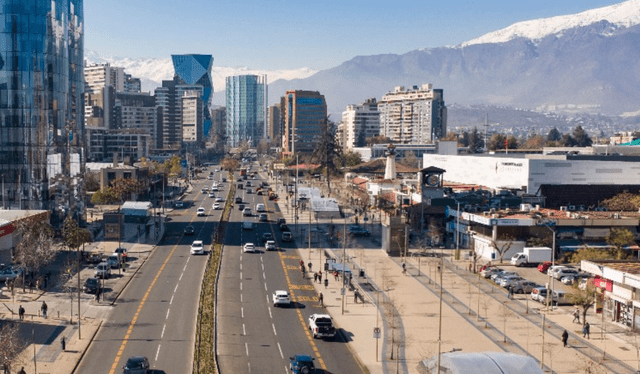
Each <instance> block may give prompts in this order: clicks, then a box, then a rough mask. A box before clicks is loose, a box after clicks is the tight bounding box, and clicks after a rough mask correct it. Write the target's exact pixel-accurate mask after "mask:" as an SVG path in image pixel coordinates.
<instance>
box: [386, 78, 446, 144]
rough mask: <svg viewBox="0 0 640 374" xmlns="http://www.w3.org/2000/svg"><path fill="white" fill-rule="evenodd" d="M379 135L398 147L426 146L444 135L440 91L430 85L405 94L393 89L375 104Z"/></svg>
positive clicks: (415, 88)
mask: <svg viewBox="0 0 640 374" xmlns="http://www.w3.org/2000/svg"><path fill="white" fill-rule="evenodd" d="M378 111H379V112H380V135H382V136H386V137H388V138H389V139H391V141H392V142H394V143H398V144H426V143H433V142H434V141H435V140H437V139H440V138H442V137H444V136H445V135H446V133H447V108H446V106H445V105H444V96H443V90H442V89H434V88H433V87H432V85H431V84H423V85H422V86H421V87H418V86H413V88H412V89H410V90H406V89H405V88H404V87H403V86H398V87H395V89H394V90H393V91H392V92H388V93H387V94H385V95H384V96H382V99H381V100H380V102H379V103H378Z"/></svg>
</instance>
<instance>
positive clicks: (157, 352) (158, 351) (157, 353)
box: [156, 344, 162, 361]
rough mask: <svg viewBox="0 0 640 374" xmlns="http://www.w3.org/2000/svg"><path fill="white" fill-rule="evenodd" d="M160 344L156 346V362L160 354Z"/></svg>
mask: <svg viewBox="0 0 640 374" xmlns="http://www.w3.org/2000/svg"><path fill="white" fill-rule="evenodd" d="M161 346H162V344H158V350H157V351H156V361H158V355H159V354H160V347H161Z"/></svg>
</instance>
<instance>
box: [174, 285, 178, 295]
mask: <svg viewBox="0 0 640 374" xmlns="http://www.w3.org/2000/svg"><path fill="white" fill-rule="evenodd" d="M176 292H178V285H177V284H176V288H174V289H173V293H176Z"/></svg>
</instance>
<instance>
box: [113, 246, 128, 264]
mask: <svg viewBox="0 0 640 374" xmlns="http://www.w3.org/2000/svg"><path fill="white" fill-rule="evenodd" d="M113 254H114V255H116V256H118V260H120V262H127V249H126V248H125V247H118V248H116V250H115V251H113Z"/></svg>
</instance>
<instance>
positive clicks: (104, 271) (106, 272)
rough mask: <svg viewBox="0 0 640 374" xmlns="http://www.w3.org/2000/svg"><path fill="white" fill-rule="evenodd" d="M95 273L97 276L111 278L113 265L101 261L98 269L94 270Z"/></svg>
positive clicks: (97, 266)
mask: <svg viewBox="0 0 640 374" xmlns="http://www.w3.org/2000/svg"><path fill="white" fill-rule="evenodd" d="M93 275H94V276H95V277H96V278H102V279H104V278H109V277H111V266H109V264H108V263H106V262H101V263H99V264H98V265H96V269H95V270H94V271H93Z"/></svg>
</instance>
